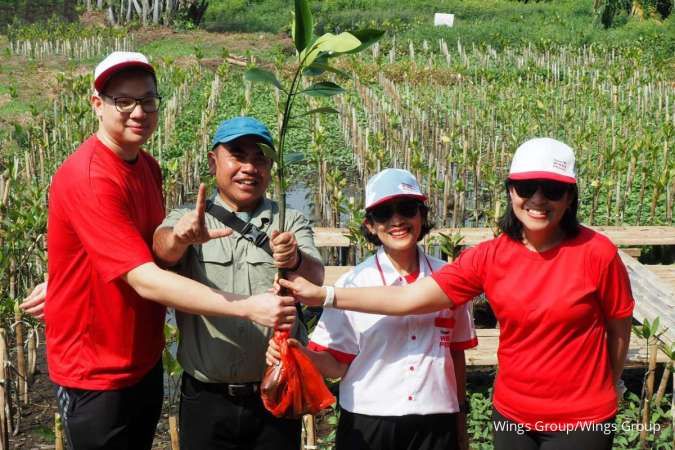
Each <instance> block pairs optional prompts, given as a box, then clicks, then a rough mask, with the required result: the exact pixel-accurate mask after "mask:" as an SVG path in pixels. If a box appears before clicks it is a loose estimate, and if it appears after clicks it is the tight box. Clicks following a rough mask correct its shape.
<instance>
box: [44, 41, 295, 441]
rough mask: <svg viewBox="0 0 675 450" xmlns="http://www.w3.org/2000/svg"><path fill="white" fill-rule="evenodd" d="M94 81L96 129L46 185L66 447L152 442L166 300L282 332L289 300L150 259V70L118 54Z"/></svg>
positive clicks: (156, 214)
mask: <svg viewBox="0 0 675 450" xmlns="http://www.w3.org/2000/svg"><path fill="white" fill-rule="evenodd" d="M94 87H95V91H94V94H93V95H92V97H91V103H92V106H93V108H94V111H95V113H96V116H97V117H98V121H99V128H98V131H97V132H96V133H95V134H94V135H92V136H91V137H90V138H89V139H87V140H86V141H85V142H83V143H82V144H81V145H80V147H79V148H78V149H77V150H76V151H75V153H73V154H72V155H71V156H70V157H69V158H68V159H67V160H66V161H65V162H64V163H63V164H62V165H61V167H60V168H59V169H58V170H57V171H56V173H55V174H54V177H53V179H52V184H51V187H50V193H49V220H48V236H47V240H48V260H49V263H48V271H49V292H48V294H47V300H46V302H45V306H44V315H45V322H46V335H47V359H48V364H49V375H50V378H51V379H52V381H54V383H55V384H56V385H57V396H58V402H59V410H60V412H61V416H62V420H63V424H64V428H65V434H66V437H67V440H68V441H69V445H70V447H72V448H75V449H78V450H81V449H103V448H105V449H128V448H134V449H150V448H151V445H152V438H153V435H154V432H155V428H156V425H157V421H158V419H159V414H160V411H161V405H162V399H163V384H162V383H163V379H162V364H161V354H162V350H163V348H164V338H163V324H164V316H165V309H166V307H167V306H168V307H172V308H176V309H179V310H182V311H186V312H189V313H194V314H202V315H208V316H234V317H240V318H246V319H250V320H253V321H255V322H258V323H260V324H262V325H266V326H275V327H280V328H289V327H290V323H292V321H293V317H294V314H295V308H294V307H293V303H294V300H293V298H291V297H279V296H275V295H272V294H259V295H254V296H250V297H246V296H235V295H233V294H225V293H223V292H221V291H218V290H216V289H212V288H209V287H206V286H204V285H202V284H199V283H197V282H195V281H193V280H190V279H188V278H184V277H181V276H179V275H177V274H174V273H172V272H169V271H165V270H162V269H160V268H159V267H158V266H157V265H155V263H154V262H153V256H152V252H151V250H150V245H151V242H152V236H153V232H154V231H155V228H157V226H158V225H159V224H160V223H161V222H162V220H163V218H164V206H163V205H164V200H163V196H162V180H161V172H160V168H159V165H158V164H157V162H156V161H155V160H154V158H152V156H150V155H149V154H148V153H146V152H144V151H143V150H142V149H141V146H142V145H143V144H144V143H145V142H146V141H147V140H148V139H149V138H150V136H151V135H152V133H153V132H154V130H155V128H156V126H157V116H158V114H157V111H158V108H159V105H160V100H161V99H160V97H159V95H158V93H157V79H156V76H155V72H154V69H153V67H152V66H151V65H150V64H149V62H148V60H147V58H146V57H145V56H143V55H142V54H140V53H131V52H114V53H112V54H111V55H109V56H108V57H107V58H105V59H104V60H103V61H102V62H101V63H100V64H99V65H98V66H97V68H96V70H95V73H94ZM230 232H231V231H230V230H227V229H221V230H209V231H208V236H209V238H219V237H223V236H227V235H229V234H230ZM37 308H38V309H39V306H38V307H37ZM33 312H35V311H33ZM37 313H38V314H39V311H38V312H37Z"/></svg>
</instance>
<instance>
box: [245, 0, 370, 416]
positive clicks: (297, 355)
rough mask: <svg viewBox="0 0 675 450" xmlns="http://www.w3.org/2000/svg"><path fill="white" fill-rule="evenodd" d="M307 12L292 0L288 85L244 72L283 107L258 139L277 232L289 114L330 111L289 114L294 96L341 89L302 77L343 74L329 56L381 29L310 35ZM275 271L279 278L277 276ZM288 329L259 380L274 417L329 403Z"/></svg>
mask: <svg viewBox="0 0 675 450" xmlns="http://www.w3.org/2000/svg"><path fill="white" fill-rule="evenodd" d="M313 28H314V27H313V21H312V14H311V12H310V9H309V4H308V2H307V0H295V15H294V17H293V28H292V31H293V42H294V43H295V48H296V50H297V58H298V61H297V65H296V66H295V67H294V70H293V72H292V73H293V76H292V79H291V84H290V86H284V85H282V84H281V82H280V81H279V80H278V79H277V77H276V76H275V75H274V74H273V73H272V72H269V71H267V70H263V69H259V68H252V69H249V70H248V71H246V73H245V75H244V77H245V79H246V80H248V81H252V82H263V83H268V84H271V85H273V86H275V87H276V88H277V89H278V90H279V91H280V92H281V93H283V94H284V95H285V97H282V99H283V101H282V102H281V104H283V109H282V110H281V111H280V114H281V127H280V129H279V140H278V144H277V146H276V150H275V149H273V148H271V147H269V146H267V145H264V144H259V145H260V147H261V149H262V151H263V152H264V153H265V155H267V156H268V157H269V158H272V159H273V160H274V161H275V162H276V168H277V171H276V182H277V187H278V192H279V193H280V197H281V198H278V199H277V200H278V203H279V216H280V217H279V222H280V226H279V228H280V230H279V231H281V232H283V231H284V229H285V222H286V192H285V191H286V183H285V179H284V175H285V164H286V163H287V162H291V160H293V159H296V158H295V156H296V155H294V154H289V155H285V154H284V150H285V147H286V136H287V133H288V130H289V128H290V127H291V122H292V121H293V119H294V118H297V117H303V116H307V115H310V114H321V113H336V112H337V111H336V110H335V109H333V108H329V107H321V108H315V109H312V110H310V111H306V112H304V113H303V114H300V115H296V116H294V115H292V111H293V105H294V104H295V100H296V99H297V98H298V96H300V95H307V96H310V97H332V96H334V95H338V94H340V93H342V92H344V89H343V88H342V87H340V86H339V85H337V84H336V83H334V82H332V81H328V80H325V79H324V80H323V81H317V82H315V83H314V84H312V85H311V86H309V87H307V88H304V87H303V78H304V77H312V78H315V77H320V76H321V75H324V74H326V73H333V74H337V75H339V76H341V77H344V78H348V76H347V75H346V74H345V73H344V72H342V71H340V70H338V69H337V68H335V67H333V66H331V64H330V62H331V60H332V59H334V58H336V57H338V56H341V55H345V54H350V53H358V52H360V51H361V50H363V49H365V48H367V47H369V46H370V45H372V44H373V43H375V42H376V41H377V40H378V39H379V38H380V37H382V34H383V32H381V31H376V30H364V31H359V32H352V33H349V32H343V33H340V34H337V35H336V34H332V33H326V34H324V35H322V36H319V37H318V38H315V36H314V32H313ZM283 276H284V273H283V271H280V273H279V277H283ZM287 338H288V332H280V331H277V332H275V335H274V340H275V341H276V342H277V344H278V345H279V347H280V349H281V364H279V365H277V366H271V367H268V368H267V370H266V371H265V375H264V377H263V381H262V383H261V391H262V399H263V402H264V404H265V407H266V408H267V409H268V410H269V411H270V412H272V414H274V415H275V416H278V417H300V416H302V415H303V414H315V413H317V412H319V411H320V410H322V409H324V408H326V407H328V406H330V405H331V404H333V403H334V402H335V398H334V397H333V395H332V394H331V393H330V391H328V389H327V388H326V386H325V384H324V383H323V379H322V377H321V374H320V373H319V372H318V371H317V369H316V368H315V367H314V366H313V364H312V362H311V360H309V359H308V358H307V356H305V355H304V354H303V353H302V352H301V351H299V350H298V349H297V348H294V347H291V346H288V345H287Z"/></svg>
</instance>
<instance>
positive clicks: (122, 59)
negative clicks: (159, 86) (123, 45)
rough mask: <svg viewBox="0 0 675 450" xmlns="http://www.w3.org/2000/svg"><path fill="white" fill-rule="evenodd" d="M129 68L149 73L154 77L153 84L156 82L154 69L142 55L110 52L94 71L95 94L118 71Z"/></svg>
mask: <svg viewBox="0 0 675 450" xmlns="http://www.w3.org/2000/svg"><path fill="white" fill-rule="evenodd" d="M130 67H138V68H139V69H143V70H146V71H148V72H150V74H152V76H153V77H155V82H156V81H157V78H156V75H155V69H154V68H153V67H152V65H151V64H150V62H149V61H148V58H146V56H145V55H144V54H142V53H138V52H112V53H111V54H109V55H108V56H106V58H105V59H104V60H103V61H101V62H100V63H99V64H98V66H96V69H95V70H94V88H95V89H96V91H97V92H101V90H102V89H103V88H104V87H105V84H106V82H107V81H108V80H109V79H110V77H112V76H113V75H115V74H116V73H117V72H119V71H120V70H124V69H128V68H130Z"/></svg>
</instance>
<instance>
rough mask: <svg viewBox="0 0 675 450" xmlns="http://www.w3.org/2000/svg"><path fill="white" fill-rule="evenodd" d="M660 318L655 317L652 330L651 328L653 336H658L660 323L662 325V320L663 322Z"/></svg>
mask: <svg viewBox="0 0 675 450" xmlns="http://www.w3.org/2000/svg"><path fill="white" fill-rule="evenodd" d="M660 319H661V318H660V317H657V318H656V319H654V321H653V322H652V326H651V330H650V331H651V335H652V336H656V334H657V333H658V331H659V325H660V322H661V320H660Z"/></svg>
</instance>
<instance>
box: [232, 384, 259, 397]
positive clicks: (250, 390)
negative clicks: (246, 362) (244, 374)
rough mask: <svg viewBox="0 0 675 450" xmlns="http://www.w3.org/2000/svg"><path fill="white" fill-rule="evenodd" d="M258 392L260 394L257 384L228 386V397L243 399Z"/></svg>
mask: <svg viewBox="0 0 675 450" xmlns="http://www.w3.org/2000/svg"><path fill="white" fill-rule="evenodd" d="M256 392H258V385H257V384H255V383H250V384H228V385H227V395H229V396H230V397H243V396H247V395H253V394H255V393H256Z"/></svg>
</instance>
